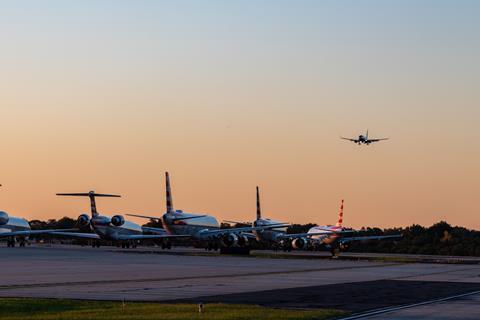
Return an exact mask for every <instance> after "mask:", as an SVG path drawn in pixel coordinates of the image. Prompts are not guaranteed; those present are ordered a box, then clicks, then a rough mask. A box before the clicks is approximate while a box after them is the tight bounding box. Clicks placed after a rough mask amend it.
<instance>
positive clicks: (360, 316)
mask: <svg viewBox="0 0 480 320" xmlns="http://www.w3.org/2000/svg"><path fill="white" fill-rule="evenodd" d="M477 294H480V291H473V292H467V293H462V294H457V295H454V296H450V297H446V298H440V299H434V300H429V301H424V302H418V303H413V304H408V305H403V306H396V307H388V308H383V309H377V310H373V311H367V312H365V313H361V314H357V315H353V316H348V317H346V318H340V319H338V320H356V319H364V318H368V317H373V316H378V315H382V314H387V313H391V312H395V311H399V310H404V309H410V308H415V307H421V306H425V305H429V304H435V303H440V302H445V301H449V300H453V299H458V298H463V297H468V296H473V295H477Z"/></svg>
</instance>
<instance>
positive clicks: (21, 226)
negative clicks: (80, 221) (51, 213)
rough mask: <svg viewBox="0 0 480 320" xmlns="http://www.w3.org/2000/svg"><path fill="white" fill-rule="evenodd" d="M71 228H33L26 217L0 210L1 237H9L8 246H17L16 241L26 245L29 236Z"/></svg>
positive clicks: (21, 245) (22, 245)
mask: <svg viewBox="0 0 480 320" xmlns="http://www.w3.org/2000/svg"><path fill="white" fill-rule="evenodd" d="M71 230H72V229H46V230H32V229H31V228H30V224H29V223H28V221H27V220H26V219H24V218H19V217H14V216H11V215H9V214H8V213H6V212H5V211H0V238H7V246H8V247H15V244H16V242H18V243H19V245H20V247H25V244H26V243H27V241H28V238H29V236H32V235H36V234H49V233H52V232H55V231H71Z"/></svg>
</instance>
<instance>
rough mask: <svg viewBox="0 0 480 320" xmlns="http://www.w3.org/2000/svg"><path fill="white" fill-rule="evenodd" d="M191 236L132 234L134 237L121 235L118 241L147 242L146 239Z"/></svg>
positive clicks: (187, 236) (184, 235) (186, 236)
mask: <svg viewBox="0 0 480 320" xmlns="http://www.w3.org/2000/svg"><path fill="white" fill-rule="evenodd" d="M190 237H191V236H190V235H186V234H179V235H174V234H132V235H119V236H118V237H117V240H146V239H171V238H190Z"/></svg>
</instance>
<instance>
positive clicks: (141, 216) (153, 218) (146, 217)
mask: <svg viewBox="0 0 480 320" xmlns="http://www.w3.org/2000/svg"><path fill="white" fill-rule="evenodd" d="M126 216H130V217H137V218H144V219H150V220H162V218H159V217H151V216H143V215H140V214H130V213H127V214H126ZM206 216H207V215H206V214H204V215H201V216H193V217H181V218H174V219H172V220H174V221H177V220H190V219H198V218H203V217H206Z"/></svg>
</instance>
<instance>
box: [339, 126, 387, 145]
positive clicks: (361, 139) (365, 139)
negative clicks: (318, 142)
mask: <svg viewBox="0 0 480 320" xmlns="http://www.w3.org/2000/svg"><path fill="white" fill-rule="evenodd" d="M340 138H342V139H344V140H348V141H352V142H354V143H356V144H358V145H361V144H366V145H369V144H370V143H373V142H378V141H382V140H388V139H389V138H380V139H370V138H368V130H367V134H365V135H363V134H361V135H359V136H358V138H357V139H352V138H345V137H340Z"/></svg>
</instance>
